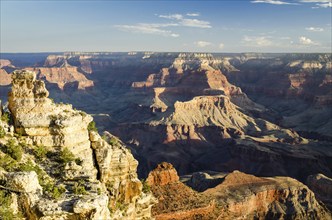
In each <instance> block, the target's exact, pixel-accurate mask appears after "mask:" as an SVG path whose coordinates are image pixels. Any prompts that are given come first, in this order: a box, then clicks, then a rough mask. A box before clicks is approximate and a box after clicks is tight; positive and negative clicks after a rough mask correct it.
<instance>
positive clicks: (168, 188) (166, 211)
mask: <svg viewBox="0 0 332 220" xmlns="http://www.w3.org/2000/svg"><path fill="white" fill-rule="evenodd" d="M147 184H148V185H149V186H150V189H151V192H152V193H153V195H154V196H155V197H156V198H157V199H158V203H157V204H156V205H155V206H154V207H153V208H152V213H153V217H155V218H156V220H167V219H169V220H171V219H196V218H198V217H200V219H215V218H214V217H215V216H214V209H215V204H214V202H213V201H212V200H211V198H210V197H208V196H205V195H202V194H198V193H197V192H195V191H194V190H192V189H190V188H189V187H187V186H186V185H184V184H183V183H181V182H180V181H179V176H178V175H177V172H176V170H175V169H174V168H173V166H172V164H169V163H166V162H163V163H161V164H159V165H158V166H157V168H156V169H154V170H153V171H151V172H150V174H149V176H148V178H147Z"/></svg>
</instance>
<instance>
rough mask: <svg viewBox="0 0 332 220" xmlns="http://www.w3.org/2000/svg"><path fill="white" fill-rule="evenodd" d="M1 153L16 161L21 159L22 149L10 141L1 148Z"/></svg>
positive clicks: (12, 140) (13, 141)
mask: <svg viewBox="0 0 332 220" xmlns="http://www.w3.org/2000/svg"><path fill="white" fill-rule="evenodd" d="M2 151H3V152H4V153H6V154H8V155H9V156H11V157H12V158H13V159H15V160H17V161H20V160H21V159H22V154H23V150H22V147H21V146H20V145H18V144H16V143H15V140H14V139H10V140H9V141H8V142H7V144H6V145H5V146H3V147H2Z"/></svg>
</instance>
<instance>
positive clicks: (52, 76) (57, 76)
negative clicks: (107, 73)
mask: <svg viewBox="0 0 332 220" xmlns="http://www.w3.org/2000/svg"><path fill="white" fill-rule="evenodd" d="M26 69H27V70H31V71H34V72H37V73H38V78H40V79H43V80H46V81H47V82H49V83H55V84H57V85H58V87H59V88H60V89H62V90H63V89H64V87H65V86H66V85H70V84H73V83H74V84H75V83H77V86H76V87H77V88H76V89H85V88H89V87H93V86H94V83H93V81H91V80H88V79H87V78H86V77H85V76H84V74H83V73H81V72H79V70H78V67H74V66H70V65H68V64H67V63H66V61H65V63H64V65H62V66H60V67H38V68H26Z"/></svg>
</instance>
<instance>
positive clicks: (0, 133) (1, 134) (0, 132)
mask: <svg viewBox="0 0 332 220" xmlns="http://www.w3.org/2000/svg"><path fill="white" fill-rule="evenodd" d="M5 135H6V131H5V129H4V128H3V127H0V138H3V137H5Z"/></svg>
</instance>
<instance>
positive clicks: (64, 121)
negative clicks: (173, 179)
mask: <svg viewBox="0 0 332 220" xmlns="http://www.w3.org/2000/svg"><path fill="white" fill-rule="evenodd" d="M12 84H13V86H12V90H11V92H10V95H9V110H10V112H11V114H12V117H13V123H14V127H15V132H16V133H17V134H18V135H19V136H21V138H20V139H18V143H19V144H20V143H21V142H22V141H24V144H25V145H26V146H27V147H26V149H25V150H24V152H23V159H22V161H21V162H19V161H18V163H17V167H16V168H15V169H17V170H20V169H23V168H20V167H21V166H23V164H24V163H28V164H29V163H31V162H28V161H30V160H31V159H34V157H35V161H36V162H37V164H36V165H33V167H35V168H33V170H35V171H36V172H37V171H38V172H37V174H38V176H37V175H36V173H35V172H34V171H33V172H32V173H30V174H28V173H25V172H21V173H16V172H12V170H6V169H5V176H6V177H5V182H6V187H9V188H13V190H14V192H15V190H16V191H24V192H27V193H28V198H23V199H22V200H19V201H18V202H17V203H18V204H20V205H23V206H24V207H25V209H23V210H21V211H22V212H23V214H24V215H26V216H28V217H29V219H38V218H41V219H58V218H66V219H67V218H68V219H87V218H88V219H108V218H112V219H128V218H129V219H143V218H150V215H151V206H152V204H153V201H154V200H153V197H152V196H151V194H148V193H143V192H142V184H141V182H140V181H139V180H138V178H137V173H136V169H137V165H138V162H137V161H136V160H135V159H134V158H133V156H132V155H131V153H130V152H129V151H128V150H127V149H126V147H125V146H124V145H123V143H121V142H120V141H119V140H118V139H116V138H115V137H113V136H111V135H110V134H109V135H110V136H111V137H112V138H111V139H109V140H108V142H107V141H105V140H103V139H102V138H101V137H100V136H99V134H98V133H97V132H94V131H92V130H89V129H90V127H91V126H92V124H91V122H92V117H91V116H90V115H88V114H86V113H85V112H82V111H77V110H73V109H72V107H71V106H70V105H64V104H55V103H53V102H52V100H51V99H49V98H48V95H49V93H48V91H47V90H46V88H45V85H44V82H43V81H40V80H36V74H35V73H34V72H30V71H15V72H13V73H12ZM88 128H89V129H88ZM8 135H9V136H8ZM8 135H6V136H4V139H3V141H1V143H2V144H7V145H8V143H9V142H8V138H10V135H13V134H8ZM6 140H7V143H6ZM22 143H23V142H22ZM36 149H39V150H38V152H45V153H46V152H47V156H45V154H44V156H43V158H42V159H41V158H40V157H41V155H40V153H36V152H37V150H36ZM31 154H32V155H31ZM38 158H39V159H38ZM21 163H22V165H21ZM36 167H38V169H37V168H36ZM7 171H10V172H7ZM19 175H21V176H22V177H20V176H19ZM28 175H31V178H30V177H28ZM32 176H33V177H32ZM29 178H30V180H29ZM37 178H38V179H39V181H42V182H41V184H42V187H43V188H41V187H40V186H39V184H38V179H37ZM45 179H46V180H47V182H45V181H46V180H45ZM31 181H35V182H31ZM24 182H27V183H26V184H27V186H25V185H26V184H25V183H24ZM14 183H15V184H14ZM29 184H30V185H29ZM50 184H51V185H52V184H54V186H53V188H52V187H51V188H50V187H49V185H50ZM32 185H35V186H39V188H38V190H32V189H26V187H28V186H32ZM60 186H61V190H62V193H63V194H62V195H61V198H60V199H57V200H56V202H53V201H52V198H50V195H49V194H50V193H53V194H54V193H55V192H54V190H55V188H57V189H56V190H57V193H60V192H59V187H60ZM30 188H31V187H30ZM31 190H32V191H31ZM37 191H38V192H37ZM30 192H31V193H32V194H31V193H30ZM35 192H37V193H35ZM29 193H30V194H31V196H32V197H31V196H30V197H31V198H33V199H31V198H30V197H29V195H30V194H29ZM29 198H30V199H29ZM109 210H111V212H110V211H109Z"/></svg>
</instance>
